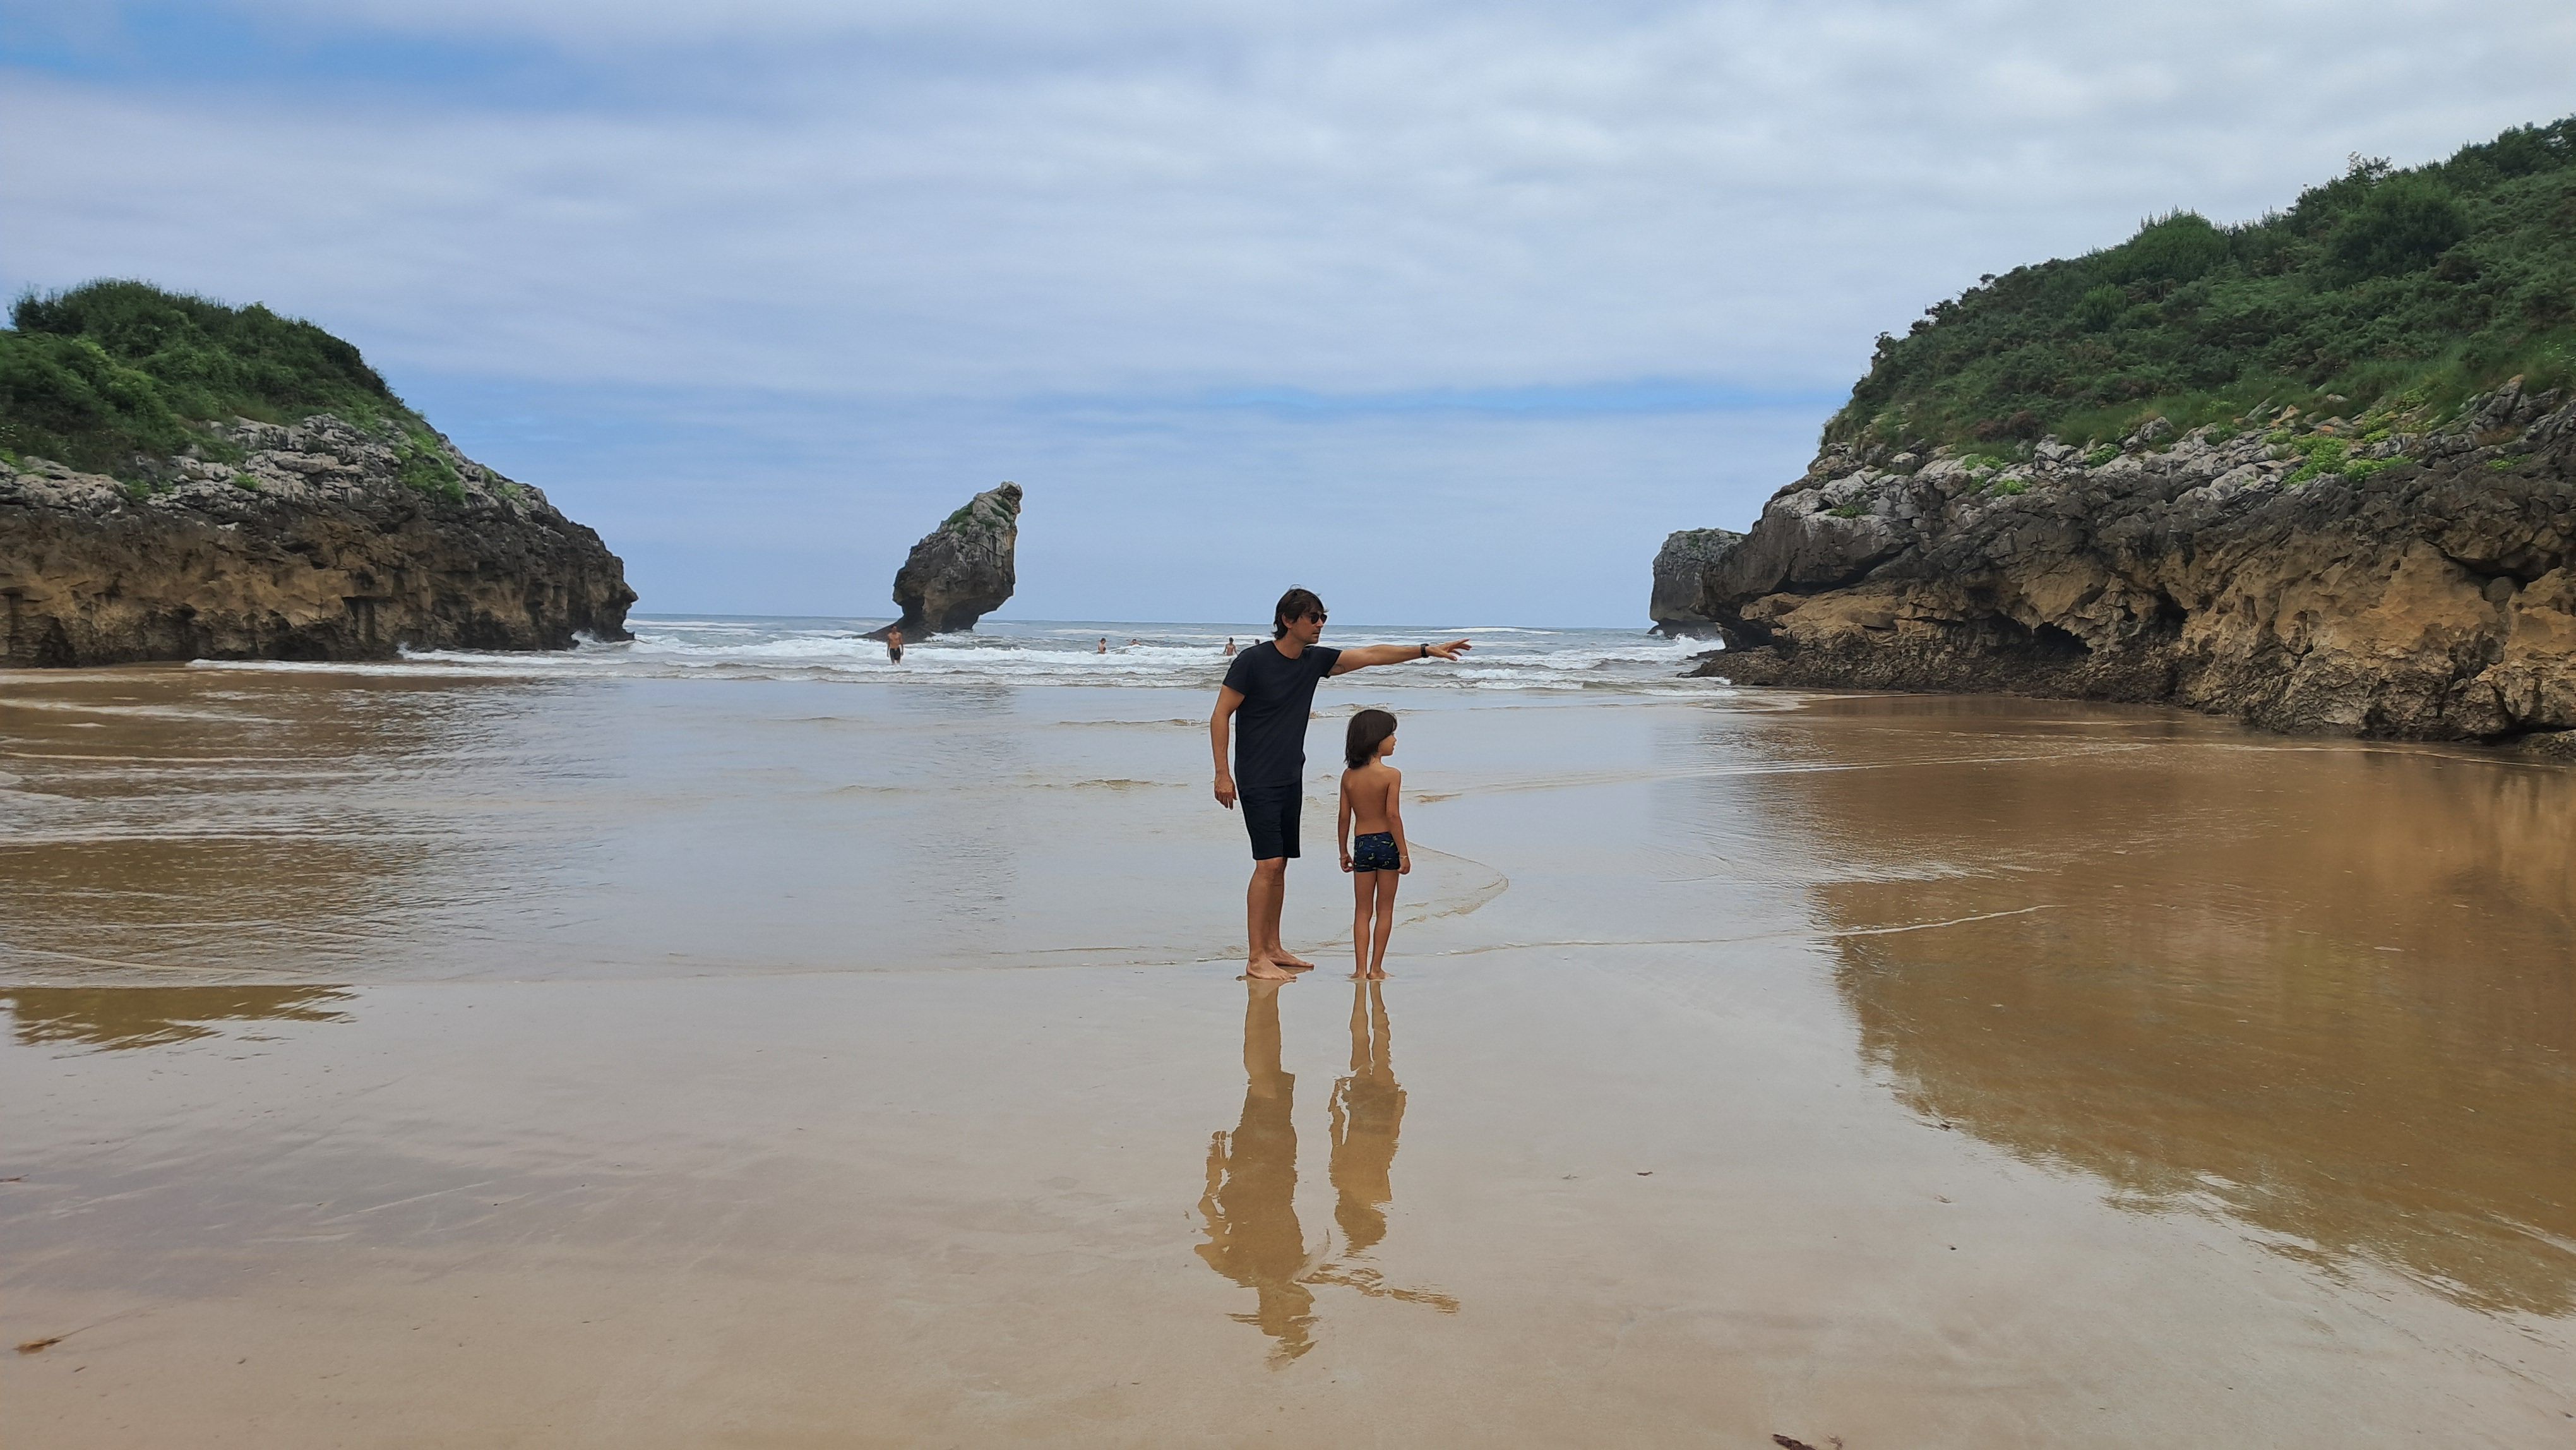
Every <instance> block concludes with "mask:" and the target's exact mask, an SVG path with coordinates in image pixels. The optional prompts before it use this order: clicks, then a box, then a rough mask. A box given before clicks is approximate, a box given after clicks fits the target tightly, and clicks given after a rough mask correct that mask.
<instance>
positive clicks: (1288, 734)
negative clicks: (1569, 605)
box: [1208, 589, 1468, 978]
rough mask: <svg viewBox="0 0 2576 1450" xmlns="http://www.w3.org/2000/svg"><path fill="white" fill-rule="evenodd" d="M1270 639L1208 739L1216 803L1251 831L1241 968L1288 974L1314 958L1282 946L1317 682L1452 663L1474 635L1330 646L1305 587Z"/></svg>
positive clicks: (1220, 702)
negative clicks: (1238, 814)
mask: <svg viewBox="0 0 2576 1450" xmlns="http://www.w3.org/2000/svg"><path fill="white" fill-rule="evenodd" d="M1270 626H1271V627H1270V634H1271V638H1270V642H1269V643H1267V644H1256V645H1254V646H1253V647H1252V648H1250V649H1247V650H1245V651H1244V652H1243V653H1241V654H1239V655H1236V656H1235V657H1234V663H1233V664H1231V665H1229V666H1227V667H1226V672H1225V684H1224V686H1223V687H1222V688H1220V689H1219V690H1218V691H1217V692H1216V713H1215V714H1213V715H1211V716H1209V717H1208V743H1209V746H1210V748H1211V749H1212V750H1213V751H1214V752H1215V755H1216V802H1217V804H1218V805H1221V806H1223V807H1225V808H1226V809H1227V810H1233V809H1234V803H1235V801H1236V800H1238V799H1240V800H1241V801H1242V802H1243V826H1244V829H1245V830H1246V831H1247V832H1249V833H1250V834H1251V836H1252V884H1251V885H1250V886H1249V887H1248V888H1246V889H1245V891H1244V895H1243V914H1244V935H1245V937H1246V939H1247V948H1246V960H1247V961H1248V962H1249V963H1250V965H1249V966H1247V967H1246V968H1245V970H1244V975H1246V976H1250V977H1260V978H1283V977H1287V976H1289V975H1291V974H1292V973H1295V972H1302V971H1305V970H1306V969H1307V968H1309V967H1312V966H1313V965H1314V963H1313V962H1310V961H1307V960H1305V959H1303V958H1301V957H1298V956H1296V955H1293V954H1292V953H1290V952H1289V951H1288V949H1287V948H1285V947H1283V946H1281V945H1280V944H1279V908H1280V906H1281V904H1282V903H1284V902H1285V901H1286V900H1287V894H1288V858H1289V857H1291V856H1294V855H1296V854H1297V812H1298V807H1299V806H1301V805H1302V804H1304V802H1305V799H1306V780H1305V777H1306V719H1307V717H1308V716H1309V715H1311V714H1312V713H1313V712H1314V708H1315V685H1316V683H1317V682H1318V681H1320V680H1322V679H1323V678H1324V677H1325V676H1327V675H1346V674H1349V673H1350V672H1351V671H1353V670H1360V669H1366V668H1368V667H1369V666H1370V665H1392V664H1401V663H1403V662H1404V661H1406V660H1433V659H1438V660H1454V659H1456V658H1457V657H1458V656H1459V655H1460V654H1461V653H1463V652H1464V651H1465V650H1466V649H1467V648H1468V645H1467V641H1465V640H1463V639H1454V640H1451V641H1450V642H1449V643H1447V644H1372V645H1363V646H1361V647H1359V648H1357V649H1342V650H1336V649H1326V648H1324V647H1323V646H1322V645H1320V644H1318V643H1316V641H1317V640H1320V639H1322V638H1323V637H1324V601H1322V600H1320V599H1318V598H1316V597H1315V596H1314V595H1313V594H1312V593H1311V592H1309V591H1307V590H1304V589H1291V590H1289V591H1288V592H1287V593H1285V594H1282V595H1280V596H1279V607H1278V608H1277V609H1275V610H1273V611H1272V612H1271V621H1270ZM1238 717H1240V719H1241V722H1242V727H1243V728H1242V731H1241V733H1240V735H1239V736H1238V737H1237V739H1236V743H1235V748H1234V769H1233V770H1232V771H1231V772H1229V771H1228V770H1227V769H1226V761H1225V755H1226V751H1225V737H1226V731H1227V726H1228V724H1229V722H1232V721H1234V720H1236V719H1237V718H1238Z"/></svg>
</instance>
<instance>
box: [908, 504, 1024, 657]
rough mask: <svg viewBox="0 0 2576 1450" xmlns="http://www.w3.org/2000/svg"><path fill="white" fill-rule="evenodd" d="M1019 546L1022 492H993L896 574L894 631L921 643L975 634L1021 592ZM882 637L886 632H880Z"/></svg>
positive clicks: (928, 540)
mask: <svg viewBox="0 0 2576 1450" xmlns="http://www.w3.org/2000/svg"><path fill="white" fill-rule="evenodd" d="M1019 542H1020V486H1019V485H1018V484H1016V483H1006V484H1003V485H1002V486H1000V487H999V488H988V489H986V490H985V491H983V492H982V493H979V494H977V495H975V496H974V497H973V498H971V499H968V500H967V501H966V506H965V507H964V508H961V509H959V510H958V511H957V512H955V513H953V514H950V515H949V516H948V518H947V519H946V521H944V522H943V523H941V524H940V526H939V527H938V528H935V529H932V530H931V531H930V533H929V534H928V535H927V536H925V537H924V538H923V539H922V541H921V542H920V543H918V544H915V545H913V546H912V553H911V555H910V556H909V557H907V558H906V559H905V560H904V561H903V567H902V568H901V569H899V570H897V571H895V576H894V602H895V604H896V605H897V606H898V607H899V608H901V609H902V610H903V618H902V619H900V620H898V621H896V622H895V624H894V626H893V627H894V628H896V629H900V630H902V631H903V632H904V634H905V635H906V636H907V637H910V638H914V639H918V638H920V637H922V636H923V635H930V634H953V633H956V632H958V631H961V630H971V629H973V628H974V627H975V621H976V620H979V619H981V618H983V617H984V616H985V615H987V614H989V613H991V612H992V611H994V610H996V609H999V608H1001V607H1002V603H1003V601H1004V600H1007V599H1009V598H1010V597H1011V591H1012V590H1013V589H1014V588H1016V587H1018V584H1019V574H1018V571H1017V569H1016V567H1015V566H1014V564H1013V562H1012V554H1013V551H1015V550H1016V549H1017V548H1018V547H1019ZM880 633H882V631H880Z"/></svg>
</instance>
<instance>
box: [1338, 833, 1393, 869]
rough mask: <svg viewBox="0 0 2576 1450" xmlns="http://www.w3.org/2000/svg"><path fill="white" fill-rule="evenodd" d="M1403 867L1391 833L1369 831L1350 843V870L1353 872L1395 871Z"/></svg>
mask: <svg viewBox="0 0 2576 1450" xmlns="http://www.w3.org/2000/svg"><path fill="white" fill-rule="evenodd" d="M1403 865H1404V860H1403V858H1402V857H1401V856H1399V855H1397V854H1396V850H1395V832H1393V831H1371V832H1369V833H1368V834H1367V835H1365V836H1358V837H1354V838H1353V839H1352V841H1351V869H1352V870H1354V871H1395V870H1399V869H1401V868H1402V867H1403Z"/></svg>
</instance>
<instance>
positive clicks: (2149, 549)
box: [1655, 381, 2576, 755]
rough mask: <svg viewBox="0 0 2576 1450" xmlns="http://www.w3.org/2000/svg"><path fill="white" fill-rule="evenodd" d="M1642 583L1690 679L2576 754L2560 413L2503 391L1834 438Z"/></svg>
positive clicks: (2567, 422) (2572, 502)
mask: <svg viewBox="0 0 2576 1450" xmlns="http://www.w3.org/2000/svg"><path fill="white" fill-rule="evenodd" d="M2240 429H2241V431H2240ZM1667 559H1669V560H1670V561H1671V567H1670V568H1669V570H1668V568H1667ZM1668 573H1669V574H1670V575H1671V577H1669V578H1668V577H1667V575H1668ZM1686 576H1695V578H1694V577H1686ZM1694 583H1695V586H1696V587H1693V585H1694ZM1655 599H1656V611H1655V612H1656V617H1657V620H1658V622H1659V623H1661V624H1663V625H1664V626H1665V627H1667V628H1669V629H1674V630H1677V631H1705V632H1713V633H1716V634H1718V635H1719V636H1721V637H1722V638H1723V640H1724V642H1725V645H1726V649H1725V651H1724V652H1723V653H1717V654H1712V655H1710V656H1707V657H1705V660H1704V663H1703V664H1702V665H1701V666H1700V667H1699V670H1698V672H1699V673H1701V674H1707V675H1718V676H1723V677H1725V678H1728V679H1730V680H1733V681H1736V682H1738V683H1745V684H1780V685H1797V686H1840V687H1856V688H1868V689H1904V690H1939V691H2011V692H2019V693H2028V694H2038V695H2055V696H2070V697H2077V698H2084V699H2098V700H2115V701H2133V702H2157V703H2171V704H2178V705H2186V706H2190V707H2192V708H2195V709H2200V710H2205V711H2210V712H2213V713H2218V714H2225V715H2231V716H2235V717H2237V718H2239V719H2242V720H2245V721H2248V722H2251V723H2253V724H2257V725H2261V726H2265V727H2268V728H2272V729H2278V730H2291V731H2323V732H2332V733H2337V734H2346V735H2363V736H2377V737H2388V738H2401V739H2426V740H2479V741H2497V742H2501V741H2510V740H2517V739H2520V740H2524V741H2527V742H2529V743H2531V744H2533V745H2535V746H2537V747H2539V748H2542V749H2544V750H2547V751H2549V752H2550V753H2553V754H2558V753H2567V754H2571V755H2576V403H2570V402H2569V401H2568V399H2567V398H2566V397H2565V396H2564V395H2563V394H2562V393H2559V392H2554V391H2552V392H2541V393H2528V392H2525V391H2524V390H2523V389H2522V387H2521V386H2520V385H2519V382H2518V381H2517V382H2516V383H2512V384H2508V385H2506V386H2505V387H2504V388H2503V389H2501V390H2500V391H2497V392H2494V393H2492V394H2489V395H2487V396H2485V397H2483V398H2481V399H2477V400H2474V401H2472V402H2471V403H2470V404H2469V405H2468V406H2467V407H2465V408H2464V409H2461V410H2460V411H2459V412H2457V413H2456V414H2454V415H2453V416H2451V417H2449V418H2448V419H2446V420H2442V421H2438V422H2436V421H2433V420H2429V419H2424V418H2418V417H2409V416H2406V415H2402V414H2391V413H2376V414H2366V415H2364V416H2361V417H2357V418H2351V419H2346V418H2343V417H2337V416H2322V417H2315V418H2305V417H2299V416H2296V415H2295V414H2294V413H2292V412H2289V411H2284V412H2282V413H2277V414H2269V415H2257V416H2251V417H2248V418H2245V419H2242V420H2240V421H2239V422H2238V423H2235V424H2221V425H2213V426H2209V427H2203V428H2196V429H2193V430H2190V431H2189V432H2187V433H2183V434H2180V435H2176V434H2175V433H2174V431H2173V430H2172V429H2171V428H2170V427H2169V426H2167V425H2166V424H2165V423H2164V422H2163V420H2162V419H2154V420H2150V421H2149V422H2148V423H2147V424H2146V425H2145V426H2143V427H2141V428H2139V429H2138V430H2137V431H2136V432H2135V433H2133V434H2132V435H2131V436H2129V437H2128V438H2127V439H2126V440H2125V441H2124V442H2123V443H2121V444H2117V445H2108V446H2104V447H2101V448H2097V449H2094V450H2092V451H2091V452H2089V453H2079V452H2078V450H2076V449H2074V448H2071V447H2068V446H2066V445H2064V444H2062V443H2060V442H2058V441H2056V440H2055V439H2050V438H2043V439H2040V440H2038V441H2037V442H2036V443H2035V444H2030V445H2021V446H2016V447H2012V448H2011V449H2009V451H2007V452H2005V453H2001V454H1997V453H1985V452H1978V451H1975V450H1961V449H1957V448H1950V447H1944V448H1939V449H1933V450H1928V451H1926V452H1923V453H1920V454H1918V453H1913V452H1898V451H1894V450H1893V448H1892V447H1891V446H1890V445H1886V444H1872V443H1869V442H1866V441H1861V442H1851V443H1839V444H1833V445H1829V446H1828V447H1827V448H1826V449H1825V450H1824V452H1822V453H1821V454H1819V455H1818V456H1817V458H1816V460H1815V462H1814V463H1813V464H1812V465H1811V466H1810V467H1809V468H1808V470H1807V473H1806V474H1805V476H1803V477H1801V478H1800V479H1798V480H1797V481H1796V482H1794V483H1792V484H1790V485H1789V486H1788V487H1786V488H1784V489H1782V490H1781V491H1780V492H1779V493H1778V494H1776V495H1774V496H1773V497H1772V499H1771V500H1770V502H1769V503H1768V504H1767V505H1766V506H1765V507H1764V509H1763V512H1762V517H1761V519H1760V521H1759V522H1758V523H1756V524H1755V526H1754V527H1753V529H1752V531H1751V532H1750V533H1749V534H1747V535H1744V536H1743V537H1741V538H1739V539H1734V540H1724V539H1720V540H1717V541H1716V542H1714V543H1712V542H1710V541H1709V536H1708V534H1707V533H1706V531H1694V532H1693V533H1690V534H1677V535H1675V536H1674V539H1673V542H1672V543H1669V544H1667V545H1666V558H1659V559H1658V561H1657V571H1656V582H1655Z"/></svg>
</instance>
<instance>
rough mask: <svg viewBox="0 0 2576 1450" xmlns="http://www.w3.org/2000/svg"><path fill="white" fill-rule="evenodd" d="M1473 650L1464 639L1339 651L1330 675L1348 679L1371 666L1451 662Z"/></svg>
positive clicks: (1384, 645)
mask: <svg viewBox="0 0 2576 1450" xmlns="http://www.w3.org/2000/svg"><path fill="white" fill-rule="evenodd" d="M1473 648H1475V646H1473V645H1471V644H1469V643H1468V642H1467V641H1465V640H1463V639H1453V640H1451V641H1449V642H1448V643H1447V644H1364V645H1361V646H1359V647H1358V648H1356V649H1346V650H1344V651H1342V657H1341V658H1340V659H1337V660H1335V661H1333V673H1334V674H1337V675H1347V674H1349V673H1350V672H1351V671H1353V670H1364V669H1367V668H1368V667H1369V666H1371V665H1400V664H1403V663H1405V662H1406V661H1408V660H1454V659H1456V658H1458V656H1460V655H1462V654H1465V653H1466V652H1467V651H1468V650H1471V649H1473Z"/></svg>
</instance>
